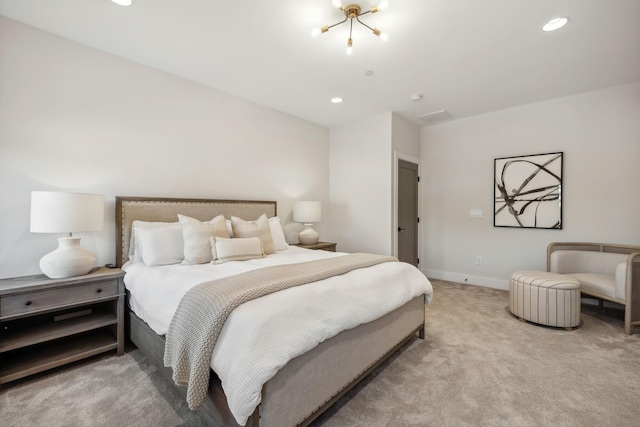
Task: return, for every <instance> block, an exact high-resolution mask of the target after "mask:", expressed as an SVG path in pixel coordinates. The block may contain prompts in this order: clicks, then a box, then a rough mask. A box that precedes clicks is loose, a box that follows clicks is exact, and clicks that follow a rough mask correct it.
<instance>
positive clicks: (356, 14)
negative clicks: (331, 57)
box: [311, 0, 389, 55]
mask: <svg viewBox="0 0 640 427" xmlns="http://www.w3.org/2000/svg"><path fill="white" fill-rule="evenodd" d="M331 4H332V5H333V7H335V8H336V9H340V10H341V11H342V12H344V16H345V18H344V19H343V20H342V21H340V22H336V23H335V24H333V25H325V26H324V27H322V28H314V29H313V30H312V31H311V35H312V36H314V37H315V36H317V35H318V34H321V33H326V32H327V31H329V29H330V28H333V27H335V26H337V25H340V24H344V23H345V22H347V21H349V39H348V40H347V55H351V54H352V53H353V39H352V37H351V36H352V34H353V20H354V19H355V20H356V21H357V22H358V23H360V24H361V25H363V26H365V27H367V28H368V29H370V30H371V32H373V34H374V35H376V36H378V37H380V38H381V39H382V40H387V39H388V38H389V36H388V35H387V33H383V32H382V31H380V30H379V29H378V28H371V27H370V26H368V25H367V24H365V23H364V22H362V21H361V20H360V17H361V16H362V15H366V14H367V13H376V12H379V11H381V10H384V9H386V8H387V6H389V2H388V1H387V0H383V1H382V2H381V3H380V4H379V5H378V6H373V7H372V8H371V9H369V10H367V11H366V12H362V8H361V7H360V6H358V5H357V4H350V5H348V6H343V5H342V1H340V0H332V1H331Z"/></svg>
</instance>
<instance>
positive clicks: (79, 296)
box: [0, 267, 125, 384]
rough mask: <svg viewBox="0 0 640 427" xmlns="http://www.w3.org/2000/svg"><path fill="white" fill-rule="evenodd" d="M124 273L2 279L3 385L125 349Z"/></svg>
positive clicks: (108, 270)
mask: <svg viewBox="0 0 640 427" xmlns="http://www.w3.org/2000/svg"><path fill="white" fill-rule="evenodd" d="M123 277H124V272H123V271H122V270H120V269H116V268H113V269H112V268H104V267H103V268H96V269H94V270H92V271H91V272H90V273H89V274H86V275H84V276H77V277H70V278H67V279H50V278H48V277H46V276H44V275H36V276H25V277H15V278H11V279H2V280H0V384H3V383H7V382H9V381H13V380H17V379H19V378H22V377H26V376H28V375H32V374H35V373H37V372H42V371H45V370H47V369H51V368H55V367H58V366H61V365H65V364H67V363H71V362H75V361H76V360H80V359H84V358H86V357H90V356H93V355H95V354H99V353H102V352H105V351H110V350H116V352H117V354H118V356H120V355H122V354H123V353H124V297H125V291H124V281H123Z"/></svg>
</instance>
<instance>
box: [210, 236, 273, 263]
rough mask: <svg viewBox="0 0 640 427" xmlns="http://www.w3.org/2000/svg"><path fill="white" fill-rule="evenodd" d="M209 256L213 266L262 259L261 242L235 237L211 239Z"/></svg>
mask: <svg viewBox="0 0 640 427" xmlns="http://www.w3.org/2000/svg"><path fill="white" fill-rule="evenodd" d="M211 255H213V260H212V261H211V262H212V263H213V264H222V263H223V262H228V261H247V260H250V259H256V258H262V257H264V249H263V248H262V240H260V238H259V237H245V238H242V237H236V238H233V239H225V238H223V237H212V238H211Z"/></svg>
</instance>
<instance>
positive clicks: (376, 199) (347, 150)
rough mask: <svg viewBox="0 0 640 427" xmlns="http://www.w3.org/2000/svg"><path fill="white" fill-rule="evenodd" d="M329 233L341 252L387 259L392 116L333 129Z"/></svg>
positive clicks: (330, 149) (389, 250) (330, 150)
mask: <svg viewBox="0 0 640 427" xmlns="http://www.w3.org/2000/svg"><path fill="white" fill-rule="evenodd" d="M329 145H330V148H329V153H330V154H329V165H330V166H329V181H330V185H329V188H330V191H329V192H330V195H331V206H330V223H331V230H330V231H329V233H327V234H326V237H328V238H326V237H325V236H322V234H321V236H320V239H321V240H331V241H334V242H337V243H338V250H339V251H345V252H372V253H380V254H391V252H392V242H391V234H390V233H389V230H390V227H391V224H392V221H391V212H392V210H391V166H392V164H391V113H384V114H380V115H378V116H375V117H371V118H368V119H364V120H360V121H358V122H356V123H352V124H348V125H344V126H339V127H335V128H332V129H331V131H330V144H329Z"/></svg>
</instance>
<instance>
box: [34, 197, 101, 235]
mask: <svg viewBox="0 0 640 427" xmlns="http://www.w3.org/2000/svg"><path fill="white" fill-rule="evenodd" d="M103 223H104V196H103V195H101V194H85V193H65V192H57V191H32V192H31V227H30V230H31V232H33V233H73V232H79V231H98V230H102V227H103Z"/></svg>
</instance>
